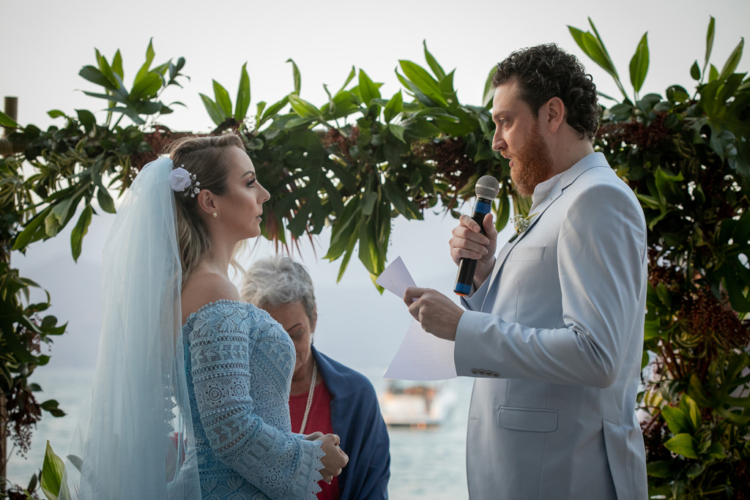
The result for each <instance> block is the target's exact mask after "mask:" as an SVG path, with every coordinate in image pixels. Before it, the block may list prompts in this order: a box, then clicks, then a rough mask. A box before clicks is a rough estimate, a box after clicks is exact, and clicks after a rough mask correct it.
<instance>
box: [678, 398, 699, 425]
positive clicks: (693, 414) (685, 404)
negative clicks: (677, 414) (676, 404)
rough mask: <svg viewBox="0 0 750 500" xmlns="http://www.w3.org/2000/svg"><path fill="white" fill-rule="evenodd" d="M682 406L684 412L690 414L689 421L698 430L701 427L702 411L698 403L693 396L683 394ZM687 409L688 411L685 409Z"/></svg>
mask: <svg viewBox="0 0 750 500" xmlns="http://www.w3.org/2000/svg"><path fill="white" fill-rule="evenodd" d="M680 407H681V408H682V411H683V413H685V414H686V415H687V416H688V419H689V422H690V423H691V424H692V429H693V430H694V431H697V430H698V429H700V427H701V412H700V409H699V408H698V405H697V404H696V403H695V401H694V400H693V398H691V397H690V396H688V395H687V394H683V395H682V399H681V400H680ZM686 409H687V411H685V410H686Z"/></svg>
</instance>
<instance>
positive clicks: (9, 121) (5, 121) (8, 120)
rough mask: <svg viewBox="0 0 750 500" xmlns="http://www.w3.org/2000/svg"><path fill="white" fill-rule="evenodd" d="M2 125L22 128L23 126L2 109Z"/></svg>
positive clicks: (0, 119) (0, 116) (0, 118)
mask: <svg viewBox="0 0 750 500" xmlns="http://www.w3.org/2000/svg"><path fill="white" fill-rule="evenodd" d="M0 125H2V126H3V127H8V128H21V126H20V125H18V123H16V121H15V120H13V119H12V118H11V117H10V116H8V115H6V114H5V113H3V112H2V111H0Z"/></svg>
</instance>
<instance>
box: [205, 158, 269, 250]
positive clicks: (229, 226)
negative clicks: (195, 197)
mask: <svg viewBox="0 0 750 500" xmlns="http://www.w3.org/2000/svg"><path fill="white" fill-rule="evenodd" d="M224 160H225V161H227V162H228V163H229V165H230V168H229V173H228V175H227V181H226V182H227V191H226V193H225V194H224V196H221V197H217V199H216V212H217V217H216V218H217V220H216V222H217V223H219V224H220V225H221V226H222V229H225V230H226V231H228V232H229V233H230V234H232V235H233V236H234V237H237V238H238V239H241V240H244V239H247V238H255V237H256V236H258V235H260V223H261V220H262V218H261V216H262V215H263V203H264V202H266V201H268V199H269V198H270V195H269V194H268V191H266V189H265V188H264V187H263V186H261V185H260V182H259V181H258V179H257V177H256V172H255V167H254V166H253V162H252V161H251V160H250V158H249V157H248V156H247V153H245V152H244V151H242V150H241V149H240V148H235V147H232V148H229V151H227V152H226V153H225V156H224Z"/></svg>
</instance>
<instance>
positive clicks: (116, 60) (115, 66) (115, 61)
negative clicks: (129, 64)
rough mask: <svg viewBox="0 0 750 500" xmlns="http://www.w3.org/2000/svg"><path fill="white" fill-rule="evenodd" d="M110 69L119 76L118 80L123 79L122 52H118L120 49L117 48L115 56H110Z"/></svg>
mask: <svg viewBox="0 0 750 500" xmlns="http://www.w3.org/2000/svg"><path fill="white" fill-rule="evenodd" d="M112 71H114V73H115V74H116V75H118V76H119V77H120V80H124V79H125V70H124V69H123V68H122V54H120V49H117V52H115V57H113V58H112Z"/></svg>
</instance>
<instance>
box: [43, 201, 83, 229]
mask: <svg viewBox="0 0 750 500" xmlns="http://www.w3.org/2000/svg"><path fill="white" fill-rule="evenodd" d="M74 201H75V203H73V202H74ZM80 201H81V198H80V196H75V195H73V196H69V197H67V198H64V199H63V200H62V201H60V202H58V203H55V204H54V205H50V206H51V207H52V212H51V215H54V216H55V217H56V218H57V220H58V222H59V223H60V224H64V223H65V222H67V220H68V214H69V213H70V211H71V209H72V210H73V211H74V212H75V210H76V208H77V207H78V203H79V202H80ZM71 215H72V214H71Z"/></svg>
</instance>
